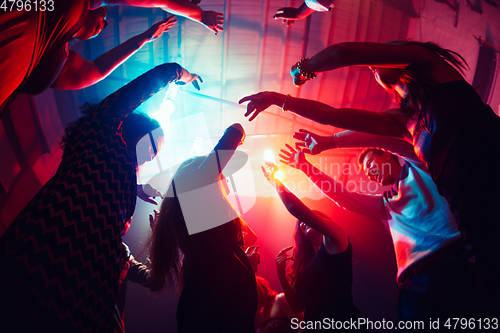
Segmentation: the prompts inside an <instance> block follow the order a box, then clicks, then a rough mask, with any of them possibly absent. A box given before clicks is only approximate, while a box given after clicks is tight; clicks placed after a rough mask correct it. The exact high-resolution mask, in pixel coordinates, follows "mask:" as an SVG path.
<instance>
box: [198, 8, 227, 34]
mask: <svg viewBox="0 0 500 333" xmlns="http://www.w3.org/2000/svg"><path fill="white" fill-rule="evenodd" d="M201 23H202V24H203V25H204V26H205V27H206V28H207V29H209V30H212V31H213V32H215V34H216V35H217V33H218V32H219V30H220V31H222V30H224V28H223V27H222V26H223V25H224V16H223V15H222V14H221V13H217V12H214V11H204V12H202V14H201Z"/></svg>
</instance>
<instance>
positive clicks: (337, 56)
mask: <svg viewBox="0 0 500 333" xmlns="http://www.w3.org/2000/svg"><path fill="white" fill-rule="evenodd" d="M356 65H358V66H373V67H391V68H404V67H406V66H408V65H412V66H413V67H414V68H415V69H418V70H419V71H420V72H421V73H424V74H427V75H429V76H431V77H433V78H434V79H435V80H436V83H443V82H447V81H452V80H463V77H462V76H461V75H460V73H459V72H457V71H456V70H455V69H453V67H452V66H450V65H449V64H447V63H446V62H445V61H444V60H442V59H441V58H440V57H439V56H438V55H436V54H434V53H433V52H432V51H430V50H428V49H426V48H425V47H422V46H420V45H393V44H386V43H371V42H346V43H339V44H333V45H330V46H328V47H326V48H325V49H323V50H321V51H319V52H318V53H316V54H315V55H314V56H312V57H311V58H310V59H309V60H307V61H304V62H303V63H302V65H301V67H302V69H303V70H304V71H305V72H308V73H321V72H326V71H331V70H334V69H337V68H342V67H346V66H356ZM290 74H291V75H292V77H293V78H294V82H295V84H297V85H302V84H304V83H305V82H306V81H307V79H306V80H303V78H302V79H301V77H300V74H299V71H298V67H297V64H296V65H294V66H292V69H291V71H290Z"/></svg>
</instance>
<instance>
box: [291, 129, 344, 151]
mask: <svg viewBox="0 0 500 333" xmlns="http://www.w3.org/2000/svg"><path fill="white" fill-rule="evenodd" d="M293 138H294V139H297V140H298V142H296V143H295V147H296V148H297V149H300V150H301V151H302V152H304V153H306V154H311V155H316V154H319V153H321V152H322V151H324V150H326V149H329V148H334V147H332V146H331V145H330V146H328V145H327V142H328V137H325V136H321V135H318V134H316V133H313V132H310V131H308V130H305V129H299V131H298V132H295V134H294V135H293Z"/></svg>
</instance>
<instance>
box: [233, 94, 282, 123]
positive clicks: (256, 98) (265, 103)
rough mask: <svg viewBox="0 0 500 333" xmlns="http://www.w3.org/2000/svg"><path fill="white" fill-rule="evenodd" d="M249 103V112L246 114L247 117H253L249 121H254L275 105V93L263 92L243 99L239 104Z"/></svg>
mask: <svg viewBox="0 0 500 333" xmlns="http://www.w3.org/2000/svg"><path fill="white" fill-rule="evenodd" d="M247 101H249V103H248V104H247V112H246V113H245V117H248V116H250V115H251V117H250V119H248V121H252V120H254V119H255V117H257V116H258V115H259V113H261V112H262V111H264V110H266V109H267V108H268V107H270V106H271V105H273V104H274V103H273V93H272V92H270V91H262V92H260V93H257V94H254V95H250V96H246V97H243V98H242V99H240V100H239V102H238V103H239V104H241V103H244V102H247Z"/></svg>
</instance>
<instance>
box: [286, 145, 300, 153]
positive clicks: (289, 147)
mask: <svg viewBox="0 0 500 333" xmlns="http://www.w3.org/2000/svg"><path fill="white" fill-rule="evenodd" d="M285 146H286V147H287V148H288V149H289V150H290V152H291V153H293V154H296V153H297V151H296V150H295V148H293V147H292V146H290V145H289V144H288V143H285Z"/></svg>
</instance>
